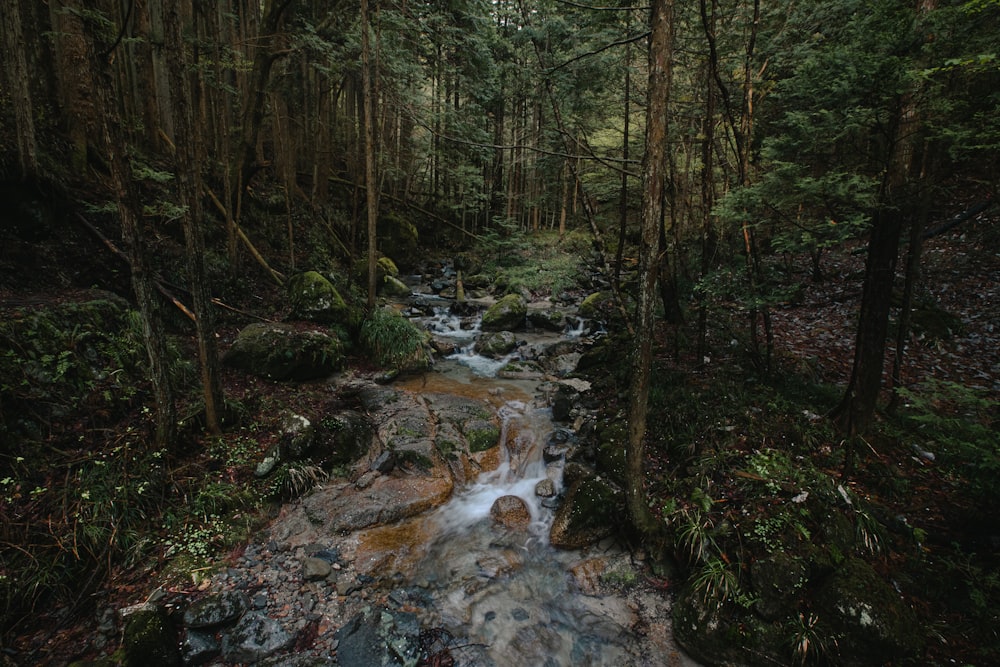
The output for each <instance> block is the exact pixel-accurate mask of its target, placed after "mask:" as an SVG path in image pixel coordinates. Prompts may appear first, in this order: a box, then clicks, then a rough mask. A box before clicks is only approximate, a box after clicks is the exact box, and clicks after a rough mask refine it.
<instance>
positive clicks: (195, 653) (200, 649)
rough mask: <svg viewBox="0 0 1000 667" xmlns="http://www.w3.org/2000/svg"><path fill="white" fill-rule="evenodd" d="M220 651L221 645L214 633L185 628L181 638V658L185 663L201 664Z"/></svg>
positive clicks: (214, 656)
mask: <svg viewBox="0 0 1000 667" xmlns="http://www.w3.org/2000/svg"><path fill="white" fill-rule="evenodd" d="M221 652H222V645H221V644H220V643H219V640H218V639H216V638H215V635H214V634H212V633H209V632H204V631H201V630H193V629H190V628H189V629H187V630H185V632H184V637H183V639H181V659H182V660H183V662H184V664H185V665H203V664H205V663H206V662H208V661H209V660H212V659H213V658H216V657H218V655H219V654H220V653H221Z"/></svg>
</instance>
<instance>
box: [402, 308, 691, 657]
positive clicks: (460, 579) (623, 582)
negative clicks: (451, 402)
mask: <svg viewBox="0 0 1000 667" xmlns="http://www.w3.org/2000/svg"><path fill="white" fill-rule="evenodd" d="M477 322H478V321H477V320H476V321H474V322H473V323H471V326H470V323H469V322H468V321H465V322H464V323H463V321H462V320H461V319H460V318H457V317H454V316H450V315H448V314H447V313H446V312H444V311H443V310H442V312H441V313H438V314H437V315H435V316H434V317H432V318H427V319H425V320H424V321H423V324H424V326H426V327H427V328H428V329H430V330H431V331H432V333H433V334H434V335H435V336H446V337H449V338H451V339H452V340H454V342H455V343H456V345H457V346H458V350H457V351H456V352H455V353H454V354H452V355H450V356H449V357H448V358H446V359H444V360H442V361H439V362H438V363H437V365H436V367H435V369H434V370H433V371H431V372H430V373H428V374H427V375H426V376H424V377H419V378H411V379H407V380H405V381H397V383H396V384H395V385H394V386H396V387H397V388H400V389H404V390H407V391H412V392H428V391H430V392H439V393H447V394H458V395H463V396H469V397H475V398H481V399H483V400H486V401H488V402H490V403H492V404H493V405H495V406H496V407H497V409H498V413H499V415H500V417H501V419H502V424H503V431H502V434H501V438H500V441H501V447H502V451H501V454H500V464H499V466H498V467H497V468H496V469H495V470H493V471H490V472H487V473H483V474H481V475H480V476H479V478H478V479H476V480H475V481H474V482H473V483H472V484H470V485H468V486H467V487H466V488H464V489H462V490H460V491H459V492H458V493H456V494H455V495H454V496H453V497H452V498H451V499H450V500H449V501H448V502H447V503H445V504H444V505H443V506H441V507H440V508H438V509H437V510H435V511H434V513H433V515H432V517H431V523H432V526H433V527H432V529H431V531H430V532H431V534H432V535H433V537H431V539H430V540H429V543H428V544H427V546H426V550H425V551H424V553H423V556H422V557H421V558H419V559H418V560H417V562H416V564H415V566H414V568H413V570H412V573H411V581H412V583H413V584H414V585H416V586H418V587H419V588H421V589H422V590H425V591H427V592H428V593H429V595H430V598H431V601H432V603H431V604H429V605H427V606H426V607H425V611H424V612H423V613H422V614H421V623H422V625H423V626H425V627H440V628H444V629H446V630H447V631H448V632H449V633H450V634H451V635H452V636H453V637H460V638H462V641H463V642H464V644H463V648H461V650H457V651H453V652H452V655H453V656H454V657H456V658H457V660H458V661H457V663H456V664H460V665H469V666H472V665H475V666H479V665H483V666H486V665H494V666H497V667H527V666H538V667H560V666H561V667H569V666H594V667H596V666H599V665H616V666H624V665H650V666H652V665H694V664H695V663H693V662H692V661H691V660H690V659H688V658H687V657H686V656H684V655H683V654H682V653H681V652H680V651H679V650H678V649H677V648H676V646H674V645H673V642H672V639H671V632H670V616H669V600H668V599H667V598H666V596H664V595H662V594H661V593H658V592H656V591H652V590H650V588H649V587H648V585H644V582H645V579H644V577H645V574H644V568H643V564H642V563H640V562H636V561H635V560H634V559H633V557H632V555H631V554H629V553H627V552H625V551H623V550H621V548H620V547H619V546H618V545H617V544H615V543H614V541H612V540H607V541H605V542H602V543H601V544H600V545H598V546H596V547H594V548H592V549H589V550H585V551H572V550H560V549H555V548H553V547H552V546H550V544H549V538H548V535H549V528H550V526H551V523H552V518H553V511H554V508H555V506H556V505H555V499H545V498H541V497H539V495H537V494H536V491H535V490H536V486H537V485H538V484H539V482H541V481H543V480H546V479H548V480H551V482H552V484H553V486H554V488H555V490H556V492H557V493H558V492H560V491H561V490H562V473H563V466H564V463H565V461H564V460H562V459H556V460H554V461H551V462H548V463H546V460H545V457H543V450H544V447H545V445H546V443H547V442H548V440H549V438H550V436H551V435H552V434H553V432H554V431H555V430H556V429H557V425H556V424H554V423H553V420H552V411H551V409H550V408H549V407H548V406H547V405H546V401H545V400H543V399H541V398H540V397H539V388H540V386H541V384H542V380H541V379H507V378H502V377H497V372H498V371H499V370H500V369H501V368H502V367H503V366H504V364H505V363H506V362H507V361H508V360H510V359H511V358H517V357H518V356H519V352H518V351H515V352H514V353H512V354H511V355H508V356H507V357H506V358H504V359H499V360H497V359H490V358H486V357H483V356H480V355H478V354H476V353H475V352H474V351H473V348H472V346H473V343H474V341H475V339H476V336H477V335H478V333H479V329H478V324H477ZM581 334H582V325H577V326H575V327H573V328H572V329H568V330H567V331H566V332H565V333H564V334H563V335H559V334H556V333H533V334H530V335H525V334H519V340H523V343H522V347H525V346H530V347H535V348H538V347H544V346H545V345H546V344H551V343H554V342H558V341H559V340H562V339H564V338H566V337H571V338H578V337H579V336H580V335H581ZM503 496H517V497H519V498H521V499H522V500H523V501H524V502H525V504H526V505H527V508H528V509H529V511H530V514H531V520H530V523H529V525H528V529H527V531H526V532H524V531H503V530H499V531H498V529H497V526H496V525H495V523H494V521H493V520H492V517H491V514H490V511H491V507H493V504H494V502H495V501H496V500H497V499H498V498H501V497H503ZM588 570H593V571H588Z"/></svg>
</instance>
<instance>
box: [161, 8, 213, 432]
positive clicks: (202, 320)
mask: <svg viewBox="0 0 1000 667" xmlns="http://www.w3.org/2000/svg"><path fill="white" fill-rule="evenodd" d="M179 5H180V3H179V2H170V3H167V5H166V8H165V15H164V22H163V23H164V42H165V47H166V52H167V62H168V71H169V75H170V88H171V99H172V101H173V116H174V127H175V128H176V133H175V135H174V176H175V178H176V181H177V189H178V196H179V199H180V202H181V205H182V206H183V208H184V213H183V214H182V215H181V222H182V225H183V228H184V240H185V244H186V246H187V269H188V284H189V289H190V292H191V295H192V301H193V306H194V313H195V328H196V331H197V339H198V360H199V362H200V367H201V382H202V397H203V399H204V402H205V423H206V426H207V427H208V430H209V432H211V433H213V434H219V433H221V432H222V425H221V412H222V411H223V410H224V408H225V399H224V397H223V393H222V382H221V379H220V370H219V355H218V349H217V346H216V343H215V326H214V324H213V322H214V319H215V318H214V313H213V310H212V309H213V306H212V293H211V289H210V286H209V284H208V277H207V275H206V271H205V232H204V229H203V226H204V223H203V221H202V206H201V197H202V193H201V189H202V178H201V165H202V161H203V160H202V153H203V151H202V140H201V132H200V130H199V128H197V127H196V126H195V123H194V111H193V105H192V102H191V98H192V85H191V79H190V72H192V71H193V68H192V67H191V66H190V64H189V63H188V59H187V57H186V53H187V47H186V45H185V43H184V38H183V32H182V28H181V12H180V7H179Z"/></svg>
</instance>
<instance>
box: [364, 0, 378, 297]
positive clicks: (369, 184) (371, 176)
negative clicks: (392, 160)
mask: <svg viewBox="0 0 1000 667" xmlns="http://www.w3.org/2000/svg"><path fill="white" fill-rule="evenodd" d="M371 27H372V26H371V17H370V15H369V11H368V0H361V90H362V93H361V98H362V104H363V108H362V113H361V115H362V122H363V123H364V131H365V148H364V152H365V209H366V211H367V220H368V309H369V310H371V309H372V308H374V307H375V291H376V289H377V285H376V280H375V279H376V269H377V261H378V180H377V178H376V175H375V171H376V160H377V159H378V157H377V155H376V154H375V93H374V91H373V87H372V70H371V51H372V47H371V35H370V33H371Z"/></svg>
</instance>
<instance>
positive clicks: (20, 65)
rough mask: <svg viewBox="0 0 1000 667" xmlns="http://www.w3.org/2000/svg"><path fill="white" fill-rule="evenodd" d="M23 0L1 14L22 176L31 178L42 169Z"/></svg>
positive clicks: (0, 19)
mask: <svg viewBox="0 0 1000 667" xmlns="http://www.w3.org/2000/svg"><path fill="white" fill-rule="evenodd" d="M18 5H19V0H13V1H11V2H9V3H8V4H7V8H6V9H5V10H4V11H3V13H2V16H0V30H2V33H0V36H2V37H3V45H4V47H5V48H4V51H5V54H4V62H5V64H6V67H5V68H4V69H6V71H7V85H8V86H10V87H9V88H8V90H10V93H11V101H12V103H13V105H14V122H15V124H16V126H17V155H18V160H19V162H20V167H21V177H22V178H28V177H29V176H31V175H33V174H35V173H36V172H37V171H38V147H37V142H36V140H35V118H34V113H33V110H32V105H31V88H30V86H29V83H30V81H31V79H30V78H29V76H28V63H27V60H26V59H25V57H24V54H25V51H26V50H27V46H26V44H25V43H24V30H23V26H22V24H21V9H20V7H19V6H18Z"/></svg>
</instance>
